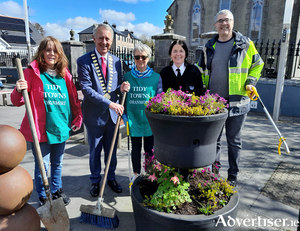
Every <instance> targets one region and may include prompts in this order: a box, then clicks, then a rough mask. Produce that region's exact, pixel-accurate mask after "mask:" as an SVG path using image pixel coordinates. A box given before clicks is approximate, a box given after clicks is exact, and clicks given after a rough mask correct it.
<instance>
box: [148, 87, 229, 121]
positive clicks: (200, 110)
mask: <svg viewBox="0 0 300 231" xmlns="http://www.w3.org/2000/svg"><path fill="white" fill-rule="evenodd" d="M226 102H227V101H226V100H225V99H224V98H222V97H220V96H219V95H218V94H210V93H209V90H207V91H206V92H205V95H204V96H200V97H199V96H195V94H194V93H193V94H187V93H185V92H183V91H181V90H178V91H175V90H173V89H171V88H169V89H168V90H167V92H162V93H161V94H158V95H156V96H155V97H152V98H150V99H149V101H148V102H147V104H146V107H147V109H148V110H149V111H150V112H153V113H159V114H167V115H184V116H205V115H213V114H217V113H220V112H222V109H223V108H225V107H228V104H226Z"/></svg>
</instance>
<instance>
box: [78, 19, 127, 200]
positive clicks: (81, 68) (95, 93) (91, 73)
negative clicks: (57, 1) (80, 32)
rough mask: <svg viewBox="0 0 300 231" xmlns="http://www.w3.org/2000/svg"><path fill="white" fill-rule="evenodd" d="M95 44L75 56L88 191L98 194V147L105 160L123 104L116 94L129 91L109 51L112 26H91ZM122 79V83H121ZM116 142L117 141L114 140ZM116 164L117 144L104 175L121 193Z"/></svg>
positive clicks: (119, 67) (99, 179) (99, 169)
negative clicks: (86, 149) (86, 148)
mask: <svg viewBox="0 0 300 231" xmlns="http://www.w3.org/2000/svg"><path fill="white" fill-rule="evenodd" d="M93 40H94V42H95V44H96V47H95V49H94V50H93V51H91V52H89V53H87V54H85V55H83V56H81V57H80V58H78V60H77V66H78V67H77V68H78V69H77V72H78V79H79V82H80V86H81V90H82V93H83V95H84V99H83V106H82V107H83V108H82V110H83V122H84V123H85V126H86V128H87V133H88V141H89V147H90V171H91V175H90V180H91V182H92V187H91V190H90V193H91V195H92V196H93V197H97V196H98V195H99V184H100V181H101V175H100V173H101V160H100V157H101V155H100V154H101V151H102V148H103V150H104V155H105V156H104V162H105V163H106V161H107V158H108V153H109V149H110V146H111V140H112V137H113V132H114V128H115V124H116V121H117V118H118V114H120V115H122V114H123V110H124V108H123V106H122V105H120V104H119V96H120V95H122V93H123V92H124V91H126V92H128V91H129V88H130V85H129V83H127V82H123V77H122V70H121V61H120V60H119V58H117V57H116V56H113V55H111V54H109V53H108V51H109V48H110V46H111V44H112V42H113V30H112V28H111V27H110V26H109V25H108V24H99V25H98V26H97V27H95V28H94V30H93ZM122 82H123V83H122ZM116 143H117V141H116ZM116 166H117V157H116V144H115V147H114V150H113V154H112V159H111V163H110V166H109V171H108V175H107V184H108V185H109V186H110V187H111V188H112V190H113V191H114V192H117V193H121V192H122V188H121V186H120V185H119V184H118V183H117V181H116V177H115V170H116Z"/></svg>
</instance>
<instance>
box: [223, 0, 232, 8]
mask: <svg viewBox="0 0 300 231" xmlns="http://www.w3.org/2000/svg"><path fill="white" fill-rule="evenodd" d="M230 8H231V0H220V10H230Z"/></svg>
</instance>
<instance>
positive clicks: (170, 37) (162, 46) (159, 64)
mask: <svg viewBox="0 0 300 231" xmlns="http://www.w3.org/2000/svg"><path fill="white" fill-rule="evenodd" d="M151 38H152V39H155V51H154V55H155V60H154V71H155V72H157V73H160V71H161V69H163V68H164V67H165V66H168V65H170V61H171V58H170V56H169V48H170V45H171V43H172V42H173V41H174V40H177V39H179V40H185V37H184V36H182V35H178V34H172V33H165V34H160V35H153V36H152V37H151Z"/></svg>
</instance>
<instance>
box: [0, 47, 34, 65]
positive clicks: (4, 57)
mask: <svg viewBox="0 0 300 231" xmlns="http://www.w3.org/2000/svg"><path fill="white" fill-rule="evenodd" d="M33 55H34V52H32V53H31V57H32V56H33ZM16 58H20V60H21V64H22V67H27V66H28V64H29V62H28V51H18V52H8V51H0V67H15V66H16V64H15V59H16Z"/></svg>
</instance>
